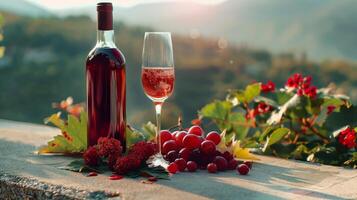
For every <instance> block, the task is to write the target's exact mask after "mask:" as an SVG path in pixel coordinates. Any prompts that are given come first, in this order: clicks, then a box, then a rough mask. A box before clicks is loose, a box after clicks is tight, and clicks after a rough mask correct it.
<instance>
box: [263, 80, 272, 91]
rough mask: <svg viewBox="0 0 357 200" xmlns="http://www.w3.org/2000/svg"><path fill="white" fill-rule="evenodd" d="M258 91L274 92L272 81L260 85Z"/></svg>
mask: <svg viewBox="0 0 357 200" xmlns="http://www.w3.org/2000/svg"><path fill="white" fill-rule="evenodd" d="M260 90H261V91H262V92H274V90H275V83H274V82H273V81H268V82H267V83H266V84H262V85H261V86H260Z"/></svg>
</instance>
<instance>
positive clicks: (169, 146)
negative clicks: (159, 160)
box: [161, 140, 177, 155]
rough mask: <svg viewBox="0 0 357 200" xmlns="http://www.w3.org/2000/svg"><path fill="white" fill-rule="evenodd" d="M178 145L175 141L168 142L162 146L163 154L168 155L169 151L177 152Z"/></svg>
mask: <svg viewBox="0 0 357 200" xmlns="http://www.w3.org/2000/svg"><path fill="white" fill-rule="evenodd" d="M176 150H177V144H176V141H175V140H168V141H166V142H165V143H164V144H163V145H162V149H161V151H162V154H164V155H165V154H167V153H168V152H169V151H176Z"/></svg>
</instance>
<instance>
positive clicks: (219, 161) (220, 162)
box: [213, 156, 228, 171]
mask: <svg viewBox="0 0 357 200" xmlns="http://www.w3.org/2000/svg"><path fill="white" fill-rule="evenodd" d="M213 163H215V164H216V165H217V168H218V170H219V171H224V170H226V169H227V166H228V162H227V160H226V159H225V158H224V157H222V156H216V157H215V158H214V159H213Z"/></svg>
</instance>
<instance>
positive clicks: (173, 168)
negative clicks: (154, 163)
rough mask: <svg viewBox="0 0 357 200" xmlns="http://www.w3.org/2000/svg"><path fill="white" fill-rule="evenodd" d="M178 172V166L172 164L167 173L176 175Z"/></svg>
mask: <svg viewBox="0 0 357 200" xmlns="http://www.w3.org/2000/svg"><path fill="white" fill-rule="evenodd" d="M177 170H178V166H177V164H176V163H174V162H173V163H170V164H169V166H168V167H167V171H168V172H169V173H171V174H176V172H177Z"/></svg>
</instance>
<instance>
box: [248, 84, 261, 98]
mask: <svg viewBox="0 0 357 200" xmlns="http://www.w3.org/2000/svg"><path fill="white" fill-rule="evenodd" d="M260 85H261V83H253V84H250V85H248V86H247V87H246V88H245V90H244V97H245V101H246V102H247V103H249V102H251V101H252V100H253V99H254V98H255V97H257V96H258V95H259V94H260Z"/></svg>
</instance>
